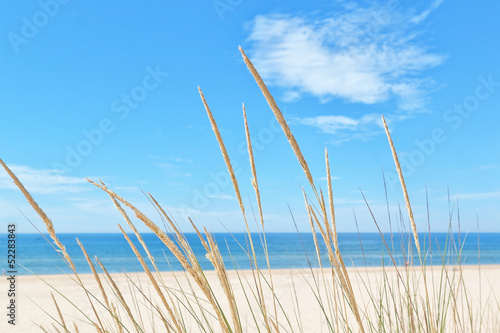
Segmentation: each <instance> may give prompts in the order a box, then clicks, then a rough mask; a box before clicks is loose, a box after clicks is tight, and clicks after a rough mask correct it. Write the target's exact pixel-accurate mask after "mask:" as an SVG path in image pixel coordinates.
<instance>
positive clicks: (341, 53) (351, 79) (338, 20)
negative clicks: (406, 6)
mask: <svg viewBox="0 0 500 333" xmlns="http://www.w3.org/2000/svg"><path fill="white" fill-rule="evenodd" d="M441 2H442V0H438V1H435V2H434V3H433V4H432V5H431V6H430V8H429V9H427V10H426V11H424V12H422V13H421V14H419V15H414V14H413V15H410V14H405V13H403V12H397V11H395V10H392V11H391V10H388V9H387V8H383V7H379V6H373V7H369V8H361V7H359V6H358V5H352V6H345V8H344V9H343V10H342V11H339V12H336V13H333V14H331V15H330V16H329V17H326V18H325V17H323V18H320V19H318V18H312V17H306V16H292V15H278V14H272V15H259V16H257V17H256V18H255V19H254V20H253V22H252V24H251V25H250V34H249V38H248V40H249V42H250V49H249V52H248V53H249V54H250V57H251V59H252V61H253V63H254V64H255V66H256V68H257V70H258V71H259V73H260V74H261V75H262V76H263V78H264V79H265V80H266V82H267V83H268V84H270V85H274V86H277V87H280V88H282V89H283V99H284V100H285V101H295V100H298V99H300V98H301V97H302V96H304V95H312V96H315V97H317V98H319V99H320V100H321V101H322V102H327V101H329V100H331V99H333V98H339V99H341V100H344V101H346V102H351V103H360V104H375V103H384V102H393V101H394V102H395V103H396V104H397V109H398V112H396V113H397V115H395V117H394V119H396V117H401V116H404V115H409V114H414V113H415V112H422V111H426V103H427V100H428V97H427V94H428V92H429V91H430V88H431V87H432V85H433V81H432V78H430V77H428V76H426V75H425V73H424V71H425V70H427V69H429V68H432V67H435V66H438V65H440V64H441V63H442V62H443V61H444V60H445V57H444V56H442V55H438V54H434V53H431V52H430V51H428V48H427V47H426V46H424V45H423V44H422V43H421V42H420V41H419V40H418V37H419V36H420V34H421V33H420V31H419V30H418V26H417V24H418V23H421V22H422V21H423V20H424V19H425V18H426V17H428V15H429V14H430V13H431V12H432V11H433V10H435V9H436V8H437V7H438V6H439V5H440V4H441ZM389 118H390V117H389ZM377 122H378V120H375V118H374V117H373V115H371V114H368V115H366V116H363V117H361V118H358V119H355V118H350V117H344V116H336V117H334V116H321V117H316V118H304V119H302V121H301V123H303V124H306V125H311V126H315V127H318V128H320V129H321V130H322V131H323V132H325V133H329V134H335V135H339V134H340V133H345V132H347V133H349V132H352V131H362V130H368V131H370V130H372V129H373V128H377Z"/></svg>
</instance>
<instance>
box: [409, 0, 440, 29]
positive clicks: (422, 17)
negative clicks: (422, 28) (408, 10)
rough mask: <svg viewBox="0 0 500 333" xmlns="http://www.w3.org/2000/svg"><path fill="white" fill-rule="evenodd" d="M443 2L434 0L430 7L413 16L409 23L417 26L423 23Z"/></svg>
mask: <svg viewBox="0 0 500 333" xmlns="http://www.w3.org/2000/svg"><path fill="white" fill-rule="evenodd" d="M443 2H444V0H435V1H434V2H433V3H432V4H431V5H430V7H429V8H428V9H427V10H425V11H423V12H422V13H420V14H418V15H416V16H414V17H412V18H411V20H410V22H411V23H415V24H418V23H420V22H422V21H424V20H425V19H426V18H427V17H428V16H429V15H430V14H431V13H432V12H433V11H434V10H436V8H438V7H439V6H440V5H441V4H442V3H443Z"/></svg>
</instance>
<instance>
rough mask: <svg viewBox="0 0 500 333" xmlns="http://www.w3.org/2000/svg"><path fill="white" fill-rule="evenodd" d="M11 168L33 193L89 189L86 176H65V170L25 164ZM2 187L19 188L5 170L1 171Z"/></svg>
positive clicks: (0, 186)
mask: <svg viewBox="0 0 500 333" xmlns="http://www.w3.org/2000/svg"><path fill="white" fill-rule="evenodd" d="M9 168H10V169H11V170H12V172H14V174H15V175H16V176H17V177H18V178H19V180H20V181H21V183H23V185H24V186H25V187H26V189H27V190H28V191H29V192H30V193H32V194H57V193H79V192H83V191H86V190H88V187H86V186H85V184H86V183H87V181H86V180H85V179H84V178H78V177H70V176H65V175H64V172H63V171H60V170H51V169H35V168H32V167H29V166H24V165H10V166H9ZM0 188H2V189H12V190H19V189H18V188H17V186H15V185H14V183H13V182H12V179H11V178H10V177H9V175H8V174H7V173H5V172H2V173H0Z"/></svg>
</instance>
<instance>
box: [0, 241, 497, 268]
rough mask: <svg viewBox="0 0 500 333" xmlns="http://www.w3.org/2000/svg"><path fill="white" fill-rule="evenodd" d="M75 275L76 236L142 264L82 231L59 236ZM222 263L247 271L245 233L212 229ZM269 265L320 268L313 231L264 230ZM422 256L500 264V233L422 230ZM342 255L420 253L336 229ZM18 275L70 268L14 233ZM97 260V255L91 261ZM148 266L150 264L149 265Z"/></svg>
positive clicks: (409, 257) (380, 259)
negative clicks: (431, 231) (339, 231)
mask: <svg viewBox="0 0 500 333" xmlns="http://www.w3.org/2000/svg"><path fill="white" fill-rule="evenodd" d="M184 235H185V237H186V239H187V241H188V242H189V244H190V246H191V248H192V250H193V252H194V253H195V255H196V257H197V259H198V261H199V263H200V265H201V267H202V268H203V269H205V270H211V269H213V267H212V265H211V263H210V262H209V261H208V260H207V259H206V257H205V254H206V251H205V249H204V248H203V246H202V244H201V242H200V240H199V238H198V236H197V235H196V234H195V233H192V234H191V233H186V234H184ZM129 236H130V238H131V239H132V240H133V242H134V243H135V245H136V246H137V248H138V249H139V250H140V252H141V254H142V255H143V256H144V257H145V259H146V261H147V262H148V260H147V257H146V253H145V251H144V250H143V249H142V247H141V245H140V243H139V242H138V241H137V239H136V238H135V236H134V235H133V234H131V235H129ZM58 237H59V239H60V241H61V242H62V243H63V244H64V246H65V247H66V250H67V252H68V253H69V255H70V256H71V258H72V260H73V262H74V264H75V266H76V269H77V271H78V272H79V273H90V272H91V270H90V267H89V266H88V264H87V262H86V260H85V257H84V255H83V253H82V251H81V249H80V247H79V246H78V244H77V242H76V239H77V238H78V239H79V240H80V242H81V243H82V244H83V246H84V247H85V249H86V251H87V252H88V254H89V256H90V257H91V258H95V257H98V258H99V260H100V261H101V262H102V264H103V265H104V266H105V267H106V270H107V271H108V272H110V273H111V272H129V273H132V272H142V271H143V269H142V266H141V264H140V263H139V261H138V260H137V257H136V256H135V255H134V253H133V252H132V249H131V248H130V246H129V245H128V243H127V241H126V240H125V238H124V236H123V235H122V234H113V233H102V234H99V233H92V234H91V233H87V234H85V233H82V234H69V233H68V234H59V235H58ZM142 237H143V239H144V241H145V243H146V244H147V246H148V248H149V250H150V252H151V253H152V255H153V256H154V258H155V262H156V264H157V266H158V268H159V270H160V271H179V270H182V266H181V265H180V263H179V262H178V261H177V259H176V258H175V257H174V256H173V254H172V253H171V252H170V251H169V249H168V248H167V247H166V246H165V245H164V244H163V243H162V242H161V241H160V240H159V239H158V238H157V237H156V236H155V235H154V234H150V233H143V234H142ZM214 238H215V241H216V242H217V244H218V246H219V249H220V252H221V255H222V257H223V260H224V264H225V266H226V268H227V269H235V268H236V269H250V268H251V267H252V263H251V261H250V260H249V256H248V253H249V251H250V245H249V238H248V235H247V234H245V233H234V234H229V233H215V234H214ZM317 238H318V241H319V248H320V253H321V257H320V258H321V261H322V264H323V265H324V266H328V265H329V263H328V257H327V251H326V246H325V244H324V242H323V240H322V239H321V235H320V234H318V235H317ZM252 240H253V243H254V245H255V250H256V256H257V263H258V265H259V266H260V267H261V268H267V263H266V257H265V251H264V247H263V245H262V244H263V243H262V235H260V234H258V233H255V234H252ZM266 242H267V251H268V253H269V263H270V266H271V268H274V269H293V268H308V267H318V265H319V263H318V257H317V254H316V249H315V244H314V237H313V234H312V233H267V234H266ZM419 242H420V246H421V249H422V251H421V254H422V255H421V257H422V260H423V261H424V262H425V264H426V265H442V264H443V263H445V264H447V265H448V264H450V265H452V264H456V263H461V264H462V265H479V264H480V265H491V264H500V233H468V234H458V233H453V234H450V233H432V234H430V235H429V234H420V235H419ZM338 243H339V249H340V253H341V255H342V257H343V259H344V262H345V264H346V266H356V267H362V266H368V267H375V266H382V265H385V266H391V265H393V264H394V263H396V264H397V265H405V264H408V265H413V264H415V265H416V264H419V260H420V259H419V257H418V254H417V252H416V247H415V243H414V239H413V235H411V234H389V233H387V234H382V235H381V234H379V233H359V234H358V233H339V234H338ZM0 248H3V249H4V250H3V252H4V253H7V234H0ZM15 257H16V258H15V260H16V261H15V264H16V266H15V269H16V272H17V274H19V275H23V274H24V275H26V274H66V273H70V269H69V268H68V266H67V264H66V263H65V262H64V260H63V258H62V256H61V253H60V251H58V249H57V248H55V245H54V243H53V242H52V240H51V239H50V237H49V236H48V235H46V234H17V235H16V249H15ZM93 260H95V259H93ZM2 261H3V262H2V264H1V266H2V267H1V269H2V272H3V274H5V273H6V272H8V271H9V268H8V266H7V255H5V259H4V260H2ZM150 267H151V268H152V266H151V265H150Z"/></svg>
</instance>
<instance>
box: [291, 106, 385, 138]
mask: <svg viewBox="0 0 500 333" xmlns="http://www.w3.org/2000/svg"><path fill="white" fill-rule="evenodd" d="M294 122H295V123H299V124H303V125H308V126H312V127H316V128H318V129H319V130H321V132H323V133H326V134H332V135H334V136H335V140H334V141H335V142H337V143H338V142H343V141H346V140H350V139H353V138H357V139H366V138H369V137H371V136H373V135H375V134H377V133H381V132H383V127H382V120H381V118H380V116H379V115H377V114H373V113H370V114H366V115H364V116H362V117H361V118H357V119H356V118H351V117H346V116H316V117H305V118H295V119H294Z"/></svg>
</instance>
